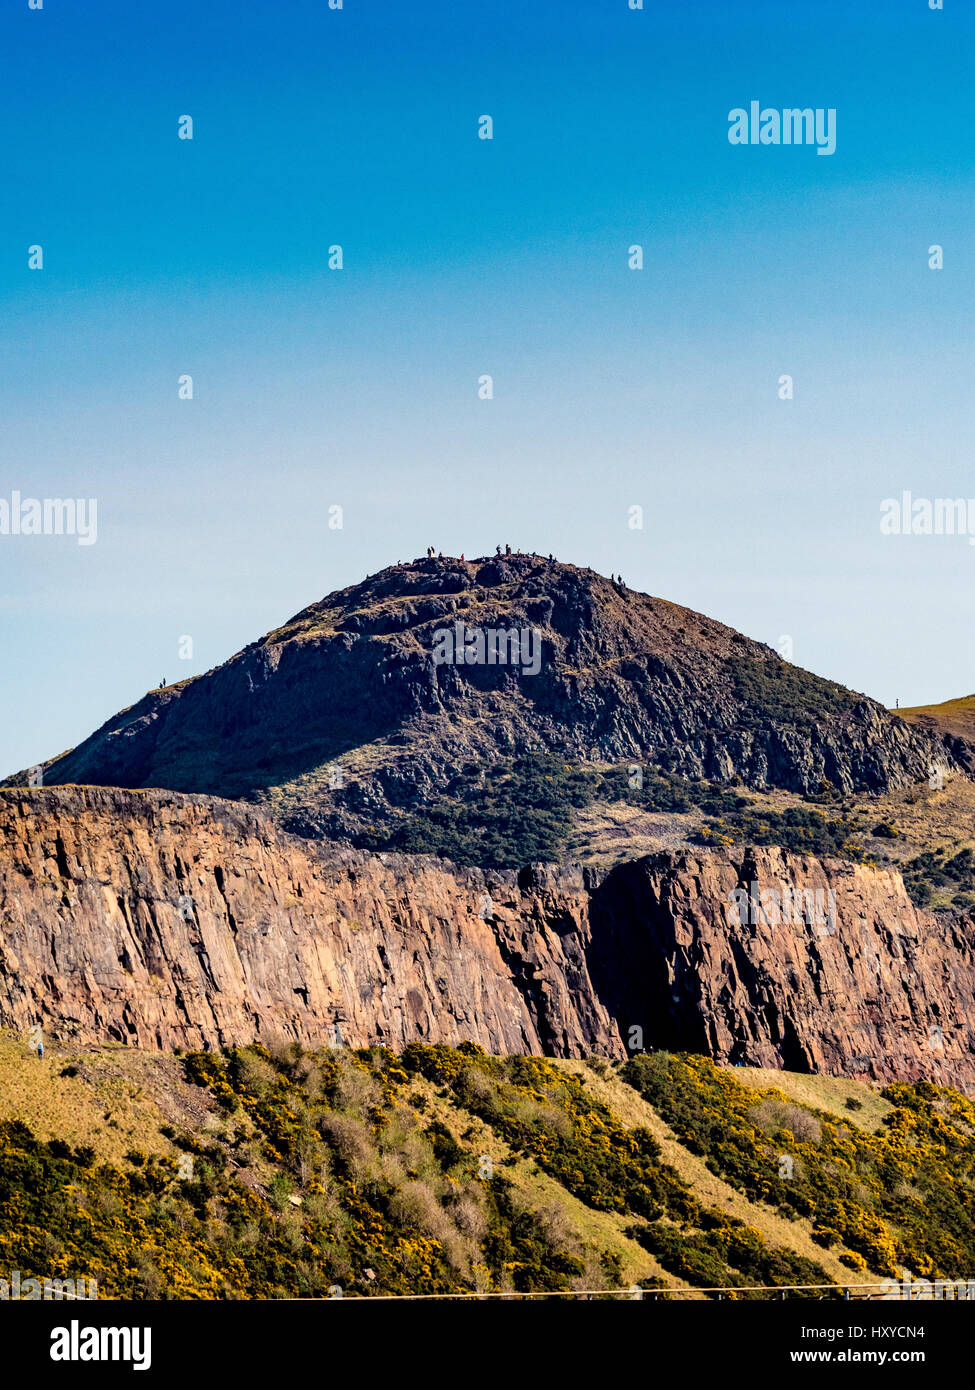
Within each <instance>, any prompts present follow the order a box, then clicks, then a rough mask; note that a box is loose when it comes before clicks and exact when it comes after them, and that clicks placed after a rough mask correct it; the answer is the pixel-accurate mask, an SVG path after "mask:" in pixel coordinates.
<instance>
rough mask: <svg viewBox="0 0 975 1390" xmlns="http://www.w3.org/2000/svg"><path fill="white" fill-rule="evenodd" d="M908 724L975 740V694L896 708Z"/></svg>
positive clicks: (892, 711)
mask: <svg viewBox="0 0 975 1390" xmlns="http://www.w3.org/2000/svg"><path fill="white" fill-rule="evenodd" d="M891 714H898V715H900V717H901V719H905V720H906V721H907V722H908V724H914V725H916V726H917V727H918V728H919V729H931V730H934V731H936V732H937V733H944V734H954V735H955V737H956V738H967V739H971V740H975V695H963V696H961V698H960V699H957V700H945V701H944V702H943V703H942V704H940V705H914V706H912V707H911V708H910V709H894V710H891Z"/></svg>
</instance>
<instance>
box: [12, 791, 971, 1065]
mask: <svg viewBox="0 0 975 1390" xmlns="http://www.w3.org/2000/svg"><path fill="white" fill-rule="evenodd" d="M795 902H799V903H800V904H801V910H800V909H798V908H796V906H795ZM783 903H790V904H791V906H790V908H789V910H788V911H786V910H785V909H782V910H780V907H779V906H777V904H779V905H781V904H783ZM817 904H818V905H819V906H818V907H817ZM822 909H826V911H825V912H823V911H822ZM973 942H975V933H973V928H972V924H971V921H970V920H969V918H967V917H966V916H963V915H961V914H955V915H945V914H940V915H938V914H932V913H927V912H923V911H920V910H918V909H916V908H915V907H914V906H913V905H912V904H911V902H910V901H909V899H908V898H907V896H906V894H905V892H904V888H903V884H902V883H901V880H900V878H899V876H897V875H896V874H893V873H889V872H884V873H879V872H875V871H872V870H870V869H867V868H863V867H859V866H854V865H849V864H841V863H837V862H832V861H819V860H816V859H813V858H808V857H803V856H799V855H794V854H788V853H785V852H783V851H780V850H775V849H763V850H725V851H720V852H717V851H714V852H713V851H700V852H699V853H693V854H692V853H661V854H657V855H653V856H650V857H647V858H644V859H641V860H637V861H634V862H632V863H629V864H624V865H621V866H619V867H618V868H616V869H614V870H611V871H610V872H608V873H600V872H593V871H588V870H586V871H584V870H582V869H580V868H578V867H572V866H569V867H565V868H535V869H531V870H523V871H522V872H520V873H514V872H499V873H487V874H485V873H483V872H482V871H480V870H466V869H455V868H453V867H452V866H451V865H450V864H448V863H446V862H445V861H442V860H438V859H434V858H427V857H409V856H397V855H369V854H365V853H363V852H360V851H356V850H350V849H340V848H337V847H329V846H326V845H322V844H320V843H316V842H312V841H308V840H303V839H299V838H297V837H293V836H289V835H287V834H285V833H284V832H282V831H281V830H280V829H278V828H277V826H276V825H275V824H274V823H273V822H272V821H271V820H270V819H269V818H268V817H266V816H265V815H264V814H263V813H261V812H259V811H256V810H253V809H251V808H248V807H245V806H242V805H239V804H237V803H231V802H222V801H218V800H214V799H210V798H206V797H201V796H181V795H178V794H176V793H171V792H160V791H150V792H129V791H121V790H117V789H110V788H108V789H106V788H92V787H55V788H44V789H38V790H35V791H6V792H2V793H0V1023H4V1024H8V1025H13V1026H15V1027H18V1028H20V1029H24V1030H26V1029H27V1028H28V1027H29V1026H30V1025H31V1024H33V1023H37V1022H40V1023H42V1024H43V1025H44V1026H45V1028H46V1029H47V1031H48V1033H49V1034H53V1035H60V1036H65V1037H73V1038H75V1039H77V1040H81V1041H85V1040H93V1041H94V1040H100V1041H103V1040H105V1039H110V1038H114V1039H116V1040H118V1041H120V1042H129V1043H132V1044H136V1045H139V1046H143V1047H159V1048H173V1047H200V1046H218V1045H221V1044H228V1043H235V1042H243V1041H249V1040H253V1039H256V1038H262V1039H269V1038H271V1037H278V1038H280V1037H285V1038H294V1039H298V1040H301V1041H304V1042H308V1043H312V1044H321V1043H323V1042H325V1041H327V1040H328V1038H329V1029H330V1028H332V1027H334V1026H335V1024H336V1022H337V1023H338V1026H339V1028H340V1030H341V1033H342V1036H343V1038H344V1039H345V1040H346V1041H348V1042H350V1043H352V1044H353V1045H356V1046H363V1045H366V1044H368V1043H372V1042H381V1043H384V1044H387V1045H389V1046H390V1047H393V1048H401V1047H402V1046H403V1045H405V1044H406V1043H408V1042H410V1041H413V1040H416V1039H425V1040H428V1041H443V1042H448V1043H457V1042H460V1041H463V1040H465V1039H472V1040H474V1041H476V1042H479V1043H480V1044H482V1045H483V1046H484V1047H485V1048H486V1049H487V1050H489V1051H491V1052H496V1053H517V1052H523V1053H549V1054H554V1055H561V1056H581V1055H586V1054H590V1053H595V1054H599V1055H603V1056H622V1055H624V1054H625V1051H626V1049H627V1048H628V1047H629V1048H640V1047H654V1048H663V1047H666V1048H675V1049H687V1050H694V1051H701V1052H707V1053H709V1054H710V1055H712V1056H714V1057H715V1058H717V1059H719V1060H726V1061H741V1062H748V1063H751V1064H754V1065H760V1066H768V1067H786V1068H791V1069H796V1070H814V1071H826V1072H835V1073H844V1072H845V1073H854V1074H866V1075H871V1076H875V1077H879V1078H889V1077H904V1078H908V1079H913V1078H918V1077H929V1078H931V1079H932V1080H939V1081H944V1082H948V1083H951V1084H954V1085H957V1086H959V1087H961V1088H962V1089H969V1090H971V1089H975V1029H973V1020H975V949H973Z"/></svg>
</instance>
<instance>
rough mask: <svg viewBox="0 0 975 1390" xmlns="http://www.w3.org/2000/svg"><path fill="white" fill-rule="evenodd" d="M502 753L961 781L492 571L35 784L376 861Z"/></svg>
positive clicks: (772, 684)
mask: <svg viewBox="0 0 975 1390" xmlns="http://www.w3.org/2000/svg"><path fill="white" fill-rule="evenodd" d="M512 631H516V632H518V633H520V634H524V637H523V638H522V639H521V640H522V641H523V643H525V645H524V647H519V648H518V649H517V651H516V650H515V649H514V648H513V647H512V646H511V645H510V643H509V642H508V641H507V635H508V634H509V633H510V632H512ZM445 633H448V634H450V638H448V639H445V636H444V634H445ZM498 633H500V634H503V639H502V642H503V645H502V646H501V647H500V650H499V647H498V645H497V642H496V639H494V640H495V645H494V647H493V648H492V639H491V637H490V634H498ZM478 634H488V639H487V641H486V642H485V643H484V645H483V646H481V647H479V645H478V642H479V640H480V639H479V638H478ZM535 635H537V645H535ZM455 637H456V638H458V639H459V640H457V642H456V645H455V646H454V648H453V649H452V650H450V649H449V647H445V645H444V643H445V640H447V641H448V642H449V641H452V640H454V638H455ZM465 637H466V638H467V644H466V646H465V645H464V640H465ZM458 654H459V657H460V658H461V659H460V660H458V659H457V658H458ZM491 655H494V656H496V657H497V656H498V655H500V656H502V657H507V658H509V659H508V660H507V661H501V660H495V661H494V662H493V663H492V662H491V660H490V657H491ZM515 656H516V657H517V658H518V659H517V661H516V662H513V661H512V660H511V658H512V657H515ZM516 754H518V755H523V756H526V755H527V756H532V755H536V754H548V755H552V756H557V757H559V758H561V759H565V760H567V761H569V762H570V763H571V764H573V765H579V766H589V765H592V766H595V765H600V766H604V767H605V766H611V765H621V766H623V767H626V766H627V765H630V764H633V763H639V764H641V765H646V766H647V767H654V768H657V769H661V770H663V771H665V772H668V773H670V774H673V775H677V776H681V777H685V778H706V779H710V780H711V781H714V782H718V783H728V782H731V781H733V780H735V779H740V781H741V782H742V783H743V784H745V785H746V786H747V787H750V788H758V789H761V788H767V787H779V788H785V789H791V790H793V791H796V792H802V793H805V794H812V793H816V792H818V791H820V790H821V789H822V788H823V787H824V786H826V787H828V788H831V789H833V790H835V791H836V792H837V793H840V794H842V793H848V792H853V791H858V790H859V791H866V792H885V791H890V790H891V789H894V788H898V787H904V786H908V785H911V784H915V783H918V782H921V781H926V780H927V778H928V776H929V772H930V769H931V766H932V764H936V765H937V766H938V767H941V768H943V769H944V770H945V771H949V772H950V771H951V770H956V771H959V770H960V771H962V772H965V773H971V772H972V771H973V769H975V749H973V746H972V745H971V744H969V743H968V742H967V741H965V740H964V739H961V738H958V737H956V736H954V735H953V734H948V733H944V732H941V731H938V730H927V729H918V728H912V727H910V726H909V725H908V724H906V723H905V722H903V721H902V720H900V719H899V718H897V717H896V715H893V714H891V713H889V712H888V711H886V710H884V709H883V708H882V706H880V705H878V704H876V703H875V702H874V701H871V700H868V699H866V698H865V697H863V696H859V695H856V694H855V693H853V692H851V691H849V690H847V689H845V688H843V687H842V686H839V685H835V684H833V683H832V682H830V681H826V680H822V679H820V678H819V677H817V676H814V675H811V674H810V673H809V672H806V671H803V670H800V669H799V668H797V667H795V666H793V665H791V664H790V663H788V662H786V661H784V660H783V659H782V658H781V657H779V656H778V655H777V654H776V653H775V652H774V651H772V650H771V648H769V647H767V646H764V645H762V644H760V643H757V642H753V641H750V640H749V639H747V638H745V637H743V636H742V635H741V634H740V633H736V632H734V631H733V630H732V629H730V628H727V627H724V626H723V625H722V624H720V623H717V622H714V621H712V620H711V619H709V618H706V617H703V616H702V615H700V614H698V613H694V612H691V611H690V610H689V609H686V608H681V607H679V606H677V605H676V604H672V603H668V602H666V601H664V600H662V599H656V598H651V597H649V596H647V595H645V594H639V593H636V592H633V591H631V590H629V589H626V588H624V587H623V586H622V585H621V584H618V583H614V582H612V581H610V580H608V579H606V578H604V577H602V576H600V575H598V574H596V573H594V572H593V571H592V570H586V569H579V568H576V567H575V566H572V565H567V564H562V563H557V562H555V561H549V560H546V559H543V558H540V557H536V556H497V557H488V558H484V559H480V560H474V561H470V562H463V561H460V560H456V559H427V560H420V561H416V562H414V563H412V564H404V565H394V566H391V567H390V568H388V569H385V570H383V571H382V572H380V573H379V574H376V575H373V576H371V577H370V578H369V579H367V580H366V581H365V582H364V583H362V584H358V585H355V586H353V587H350V588H348V589H344V590H342V591H341V592H338V593H334V594H331V595H330V596H329V597H328V598H326V599H324V600H323V601H322V602H320V603H316V604H313V605H312V606H311V607H309V608H306V609H305V610H303V611H302V612H301V613H299V614H298V615H297V616H296V617H295V618H293V619H292V620H291V621H290V622H288V623H286V624H285V625H284V626H283V627H281V628H278V629H276V630H275V631H273V632H271V633H268V634H267V636H265V637H263V638H261V639H260V640H259V641H257V642H254V643H252V644H251V645H250V646H248V647H246V648H245V649H244V650H243V651H242V652H240V653H239V654H238V655H237V656H234V657H232V658H231V659H230V660H229V661H227V662H225V663H224V664H223V665H222V666H220V667H218V668H216V669H215V670H213V671H210V672H208V673H206V674H205V675H203V676H200V677H197V678H194V679H192V680H187V681H185V682H182V683H180V684H179V685H175V686H171V687H168V688H164V689H161V690H154V691H152V692H150V693H149V694H147V695H146V696H145V697H144V698H143V699H141V700H140V701H139V702H138V703H137V704H135V705H133V706H132V707H131V708H129V709H127V710H124V711H122V712H121V713H120V714H118V715H116V716H115V717H114V718H113V719H110V720H109V721H108V722H107V723H106V724H105V725H103V726H102V728H100V729H99V730H98V731H97V732H96V733H94V734H93V735H92V736H91V737H90V738H88V739H87V740H86V741H85V742H84V743H82V744H80V745H79V746H78V747H77V748H75V749H73V750H72V751H71V752H69V753H66V754H64V755H63V756H61V757H58V758H55V759H53V760H52V761H51V762H49V763H48V764H47V765H46V766H45V768H44V781H45V783H52V782H54V783H66V782H73V783H87V784H97V785H114V786H121V787H133V788H134V787H163V788H168V789H172V790H177V791H184V792H202V793H208V794H211V795H218V796H222V797H231V798H245V799H249V800H255V801H262V802H265V803H266V804H267V805H268V806H269V808H270V810H271V813H272V814H273V815H274V816H275V817H276V818H277V819H278V821H279V822H280V823H281V824H283V825H284V826H285V827H286V828H288V829H291V830H294V831H296V832H298V833H301V834H306V835H311V836H326V837H347V838H350V839H351V840H352V842H353V843H357V844H366V845H371V846H375V845H378V844H382V843H383V842H384V841H385V842H387V843H388V842H389V837H390V835H391V834H392V833H393V831H394V830H395V829H396V828H397V826H399V825H400V824H401V823H402V822H403V821H404V820H405V819H408V818H409V817H410V816H411V815H414V814H418V813H419V814H422V813H424V811H425V810H426V808H428V807H429V804H430V802H431V799H433V798H437V797H440V796H442V795H443V794H444V793H445V791H449V794H450V795H451V796H460V795H461V794H462V792H463V789H464V787H468V788H469V787H470V786H471V785H472V784H474V783H477V782H480V781H482V780H483V779H484V778H485V777H488V778H489V777H490V775H491V770H492V768H495V767H496V766H497V764H498V762H499V760H503V759H505V758H510V757H512V756H514V755H516ZM25 780H26V778H25V776H24V775H23V774H18V775H15V776H14V777H12V778H9V779H8V784H11V783H17V782H23V781H25ZM458 788H459V789H460V790H458ZM516 862H517V861H516Z"/></svg>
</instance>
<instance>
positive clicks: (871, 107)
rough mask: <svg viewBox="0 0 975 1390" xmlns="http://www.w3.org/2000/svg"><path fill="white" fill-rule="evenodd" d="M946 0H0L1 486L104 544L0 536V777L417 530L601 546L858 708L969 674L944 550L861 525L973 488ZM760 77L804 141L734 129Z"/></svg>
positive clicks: (959, 15) (969, 312)
mask: <svg viewBox="0 0 975 1390" xmlns="http://www.w3.org/2000/svg"><path fill="white" fill-rule="evenodd" d="M945 5H946V9H945V10H944V11H943V12H932V11H930V10H929V9H928V5H927V0H883V3H881V0H871V3H866V4H852V5H851V4H849V3H847V2H846V0H805V2H804V3H799V0H792V3H789V0H741V3H735V4H730V3H728V0H722V2H721V3H709V2H708V0H698V2H697V3H694V4H688V3H681V4H676V3H675V4H665V3H662V2H658V0H646V8H645V9H644V10H643V11H642V12H632V11H630V10H629V9H628V8H627V4H626V0H571V3H565V0H561V2H560V3H555V0H531V3H529V4H526V3H525V0H495V3H490V4H477V3H475V2H474V0H464V3H456V0H455V3H450V4H448V3H446V2H445V0H424V3H422V4H420V3H407V0H395V3H394V2H393V0H345V8H344V9H343V10H341V11H330V10H328V9H327V7H326V4H325V0H274V3H272V0H266V2H265V3H260V4H258V3H254V0H244V2H243V3H242V0H236V3H230V0H195V3H194V4H192V5H187V6H179V5H177V6H174V5H164V4H162V3H157V2H156V0H138V3H133V0H85V3H83V4H82V3H80V0H45V8H44V10H43V11H40V12H35V11H30V10H28V8H27V0H10V3H8V4H7V5H6V6H4V9H3V13H2V16H0V65H2V66H0V70H2V79H3V80H2V82H0V113H2V121H3V131H4V157H3V179H2V184H0V190H2V191H0V198H2V206H3V216H2V218H0V366H2V370H0V420H2V430H0V465H2V466H0V497H6V498H8V499H9V497H10V495H11V493H12V491H13V490H18V491H20V492H21V493H22V494H23V495H24V496H36V497H39V498H44V497H64V496H72V497H96V498H97V499H98V540H97V543H96V544H94V545H91V546H79V545H77V543H76V541H75V539H74V538H72V537H66V536H61V537H57V536H0V615H2V623H3V629H4V635H5V641H4V650H5V651H6V654H7V660H6V664H5V679H4V681H3V684H2V695H0V700H2V708H0V713H2V718H0V770H2V771H3V772H7V771H12V770H14V769H17V768H20V767H23V766H25V765H27V764H30V763H32V762H34V761H36V760H39V759H41V758H44V757H47V756H50V755H53V754H55V753H57V752H60V751H61V750H62V749H64V748H66V747H68V746H70V745H72V744H74V743H76V742H77V741H78V740H79V739H81V738H82V737H84V736H85V735H86V734H88V733H89V732H90V731H91V730H92V729H93V728H95V727H96V726H97V725H98V724H100V723H102V722H103V721H104V719H106V718H107V717H108V716H109V715H110V714H112V713H114V711H115V710H117V709H118V708H120V707H122V706H124V705H128V704H131V703H132V702H133V701H135V700H136V699H138V698H139V697H140V696H141V695H142V693H143V692H144V691H145V690H146V689H147V688H148V687H150V686H152V685H155V684H157V683H158V681H159V679H160V678H161V677H163V676H165V677H166V678H167V679H168V680H170V681H174V680H178V679H182V678H183V677H185V676H188V675H191V674H193V673H194V672H197V671H202V670H206V669H208V668H209V667H212V666H214V665H217V664H218V663H219V662H221V661H223V660H225V659H226V658H227V657H228V656H230V655H231V654H232V653H233V652H234V651H236V650H237V649H238V648H239V647H240V646H242V645H243V644H244V643H245V642H247V641H249V640H252V639H253V638H255V637H257V636H259V635H260V634H261V633H263V632H264V631H266V630H267V629H269V628H271V627H273V626H276V625H277V624H279V623H281V622H282V621H283V620H284V619H285V618H287V617H288V616H290V615H291V614H292V613H294V612H296V611H297V610H298V609H300V608H302V607H303V606H304V605H305V604H307V603H309V602H311V601H313V600H315V599H317V598H319V597H321V596H322V595H323V594H325V593H327V592H328V591H329V590H331V589H334V588H338V587H341V586H344V585H346V584H349V583H352V582H355V581H357V580H359V579H361V578H362V577H363V576H364V575H365V574H366V573H367V572H371V571H374V570H377V569H380V568H382V567H383V566H384V565H386V564H389V563H391V562H393V561H396V560H401V559H407V558H412V557H415V556H417V555H420V554H422V553H423V551H424V549H425V547H426V546H427V545H428V544H433V545H434V546H436V547H437V548H438V549H443V550H444V552H445V553H448V554H459V553H460V552H462V551H463V552H465V553H466V554H467V555H468V556H470V555H472V554H482V553H484V552H486V551H489V550H492V549H493V547H494V545H495V543H496V542H498V541H501V542H505V541H510V543H511V544H512V545H513V546H520V547H521V548H522V549H529V550H538V551H542V552H546V553H547V552H548V551H550V550H553V551H554V552H555V553H556V555H558V557H559V558H560V559H567V560H572V561H575V562H576V563H579V564H589V565H592V566H593V567H594V568H596V569H599V570H602V571H603V572H605V573H609V572H610V571H611V570H612V571H621V572H622V573H623V576H624V578H625V579H626V581H627V582H628V584H629V585H630V586H631V587H635V588H640V589H645V590H647V591H648V592H650V593H653V594H657V595H660V596H663V597H666V598H670V599H673V600H675V601H677V602H680V603H684V604H688V605H690V606H691V607H694V608H697V609H699V610H701V611H703V612H705V613H708V614H710V615H712V616H713V617H716V618H719V619H721V620H722V621H724V622H727V623H730V624H732V625H733V626H735V627H738V628H740V629H741V630H742V631H744V632H746V633H747V634H748V635H749V636H752V637H756V638H760V639H762V640H765V641H769V642H772V643H773V644H774V643H775V642H776V641H777V639H778V637H779V636H780V635H782V634H789V635H790V636H791V637H792V639H793V643H794V656H795V660H796V661H797V662H798V663H799V664H800V665H803V666H806V667H808V668H810V669H812V670H815V671H817V672H819V673H821V674H823V675H827V676H830V677H833V678H834V679H837V680H841V681H843V682H844V683H846V684H848V685H851V686H853V687H854V688H856V689H860V690H864V691H866V692H868V693H869V694H871V695H873V696H875V697H876V698H878V699H880V700H883V701H885V702H889V703H893V701H894V699H895V698H897V697H899V698H900V700H901V703H902V704H909V703H921V702H929V701H933V700H940V699H946V698H949V697H952V696H954V695H959V694H963V693H968V692H970V691H972V690H973V689H975V675H973V668H972V650H973V643H972V640H971V633H972V631H973V629H975V585H973V583H972V577H973V574H975V547H971V546H969V545H968V543H967V541H966V540H965V539H964V538H958V537H885V536H881V534H880V530H879V508H880V502H881V500H882V499H883V498H885V497H888V496H891V495H896V494H899V493H900V491H901V490H902V489H904V488H910V489H911V490H912V491H913V492H914V494H915V495H916V496H922V495H923V496H928V497H944V496H965V497H968V496H975V470H973V469H972V466H971V440H972V436H973V428H972V425H973V422H972V401H973V392H972V372H973V367H975V358H973V351H972V348H973V322H975V320H973V308H975V305H973V298H975V290H973V286H975V276H973V250H975V245H973V242H975V233H973V226H975V219H973V213H975V201H973V196H972V194H973V172H972V150H973V147H975V146H973V130H975V90H973V83H972V80H971V73H972V71H973V63H975V45H973V38H975V19H973V14H972V8H971V7H970V6H966V5H964V4H963V3H961V0H945ZM753 99H754V100H758V101H760V102H761V103H762V105H763V106H768V107H778V108H782V107H787V106H811V107H835V108H836V111H837V150H836V153H835V154H834V155H832V156H830V157H822V156H817V154H816V152H815V150H814V149H811V148H806V147H799V148H796V147H792V148H786V147H778V148H776V147H767V148H763V147H759V148H751V147H746V148H739V147H736V146H732V145H730V144H729V142H728V138H727V132H728V112H729V111H730V110H731V109H732V108H734V107H739V106H742V107H747V106H748V103H749V102H750V101H751V100H753ZM184 114H188V115H191V116H192V117H193V120H194V139H193V141H192V142H189V141H181V140H179V139H177V122H178V118H179V117H180V116H181V115H184ZM482 114H490V115H491V116H492V117H493V119H494V136H495V138H494V140H493V141H491V142H487V141H481V140H479V139H477V119H478V117H479V116H481V115H482ZM333 243H340V244H341V245H342V247H343V248H344V260H345V268H344V269H343V270H341V271H330V270H329V269H328V247H329V246H330V245H331V244H333ZM632 243H641V244H642V245H643V247H644V255H645V268H644V270H643V271H639V272H638V271H631V270H630V269H628V267H627V255H626V253H627V248H628V247H629V246H630V245H631V244H632ZM932 243H940V244H942V245H943V246H944V254H945V268H944V270H942V271H940V272H938V271H931V270H929V269H928V264H927V248H928V246H929V245H930V244H932ZM34 244H41V245H43V247H44V258H45V265H44V269H43V270H42V271H30V270H28V268H27V248H28V246H31V245H34ZM182 373H191V374H192V376H193V379H194V388H195V398H194V400H192V401H181V400H179V399H178V398H177V380H178V377H179V376H180V375H181V374H182ZM482 373H490V374H491V375H492V376H493V378H494V383H495V398H494V399H493V400H492V401H481V400H479V399H478V398H477V380H478V377H479V376H480V375H481V374H482ZM784 373H788V374H790V375H792V376H793V378H794V381H795V399H794V400H792V401H789V402H786V401H781V400H779V399H778V395H777V382H778V378H779V376H780V375H781V374H784ZM333 504H338V505H341V506H342V507H343V508H344V519H345V525H344V529H343V530H341V531H335V530H329V529H328V525H327V521H328V508H329V506H330V505H333ZM633 504H638V505H641V506H643V507H644V509H645V525H644V529H643V530H642V531H632V530H630V529H629V528H628V526H627V515H628V512H627V509H628V507H629V506H631V505H633ZM183 635H189V636H191V637H192V638H193V644H194V655H193V659H192V661H181V660H180V659H179V657H178V643H179V639H180V637H181V636H183Z"/></svg>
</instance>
